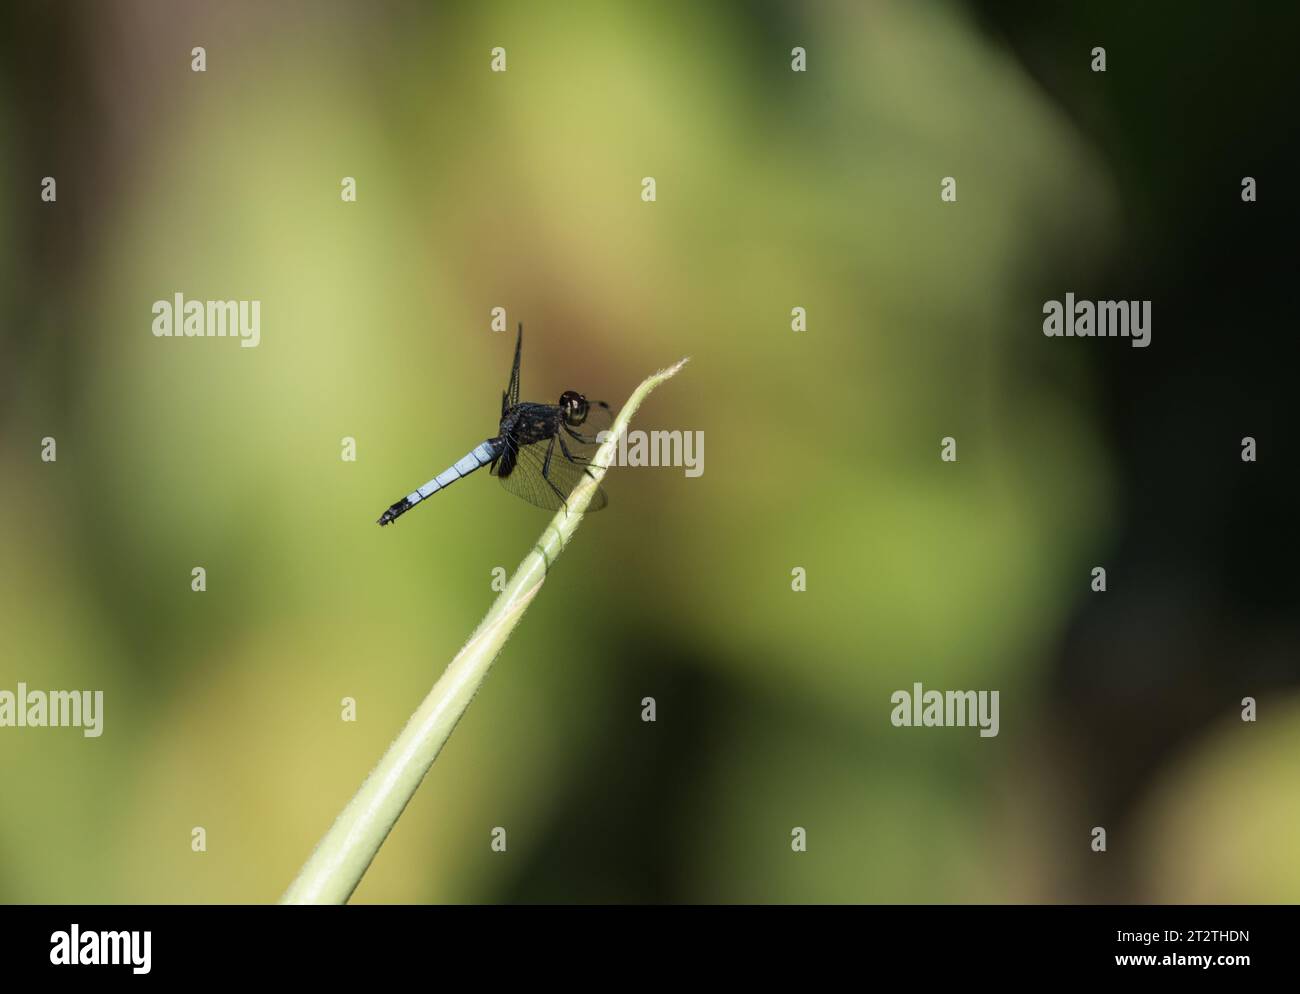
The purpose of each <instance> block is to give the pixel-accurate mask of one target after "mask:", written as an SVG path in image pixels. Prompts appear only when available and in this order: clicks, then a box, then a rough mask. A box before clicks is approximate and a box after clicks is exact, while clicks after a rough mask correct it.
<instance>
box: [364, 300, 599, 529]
mask: <svg viewBox="0 0 1300 994" xmlns="http://www.w3.org/2000/svg"><path fill="white" fill-rule="evenodd" d="M523 344H524V326H523V325H522V324H520V326H519V337H518V338H517V339H515V364H514V366H513V367H512V368H511V370H510V383H509V385H508V386H507V387H506V390H505V393H503V394H502V395H501V423H500V424H499V425H498V426H497V435H496V437H495V438H489V439H488V440H487V441H486V442H484V443H483V444H481V445H479V446H477V447H476V448H474V449H473V450H472V451H470V452H469V454H467V455H466V456H465V457H464V458H463V459H461V460H460V461H459V462H457V463H456V464H455V465H453V466H449V467H448V468H447V469H445V470H443V471H442V472H441V473H439V474H438V475H437V476H435V477H434V478H433V479H432V480H430V481H429V482H428V483H426V484H425V485H424V486H422V487H421V488H420V489H419V490H413V491H412V492H411V493H409V494H407V495H406V496H405V497H403V498H402V499H401V500H399V501H398V502H397V503H396V504H394V505H393V506H392V507H390V508H389V509H388V510H387V511H385V512H384V513H383V514H382V515H380V517H379V523H380V524H381V525H386V524H388V523H389V522H390V521H396V520H397V519H398V518H399V517H401V516H402V515H403V514H405V513H406V512H407V511H409V510H410V509H411V508H413V507H415V505H416V504H418V503H420V501H422V500H426V499H427V498H429V497H432V496H433V495H434V494H436V493H437V492H438V491H439V490H442V489H443V488H444V487H449V486H451V485H452V484H453V483H455V482H456V481H457V480H459V479H460V478H461V477H463V476H469V474H470V473H472V472H474V471H475V470H476V469H482V468H483V467H484V466H489V467H491V473H492V475H493V476H495V477H498V478H499V479H500V480H501V482H502V484H503V485H504V486H505V488H506V489H507V490H509V491H510V492H511V493H512V494H514V495H515V496H516V497H522V498H523V499H524V500H526V501H528V502H529V503H530V504H535V505H537V506H538V507H542V508H545V509H546V510H548V511H557V510H559V509H560V508H561V507H563V508H564V509H565V510H566V511H567V510H568V503H567V502H566V499H565V498H567V497H568V495H569V494H570V493H571V492H572V491H573V488H574V487H575V486H577V485H578V483H579V482H580V481H581V480H582V477H583V474H584V473H585V474H586V475H587V476H592V475H593V474H592V472H591V470H589V469H587V466H588V465H589V464H590V462H591V458H592V456H593V455H594V454H595V451H596V447H597V444H598V439H597V435H598V434H599V433H600V432H601V431H603V430H605V429H607V428H608V427H609V425H610V420H611V418H610V410H609V405H608V404H606V403H605V402H604V401H601V400H588V399H587V398H586V397H584V396H583V395H582V394H580V393H578V392H577V391H576V390H566V391H564V393H563V394H561V395H560V402H559V403H558V404H529V403H520V402H519V355H520V351H521V350H522V348H523ZM607 503H609V501H608V499H607V498H606V496H605V491H604V490H597V491H596V494H595V496H594V497H592V499H591V503H590V504H588V505H587V511H588V512H591V511H599V510H600V509H601V508H602V507H604V506H605V505H606V504H607Z"/></svg>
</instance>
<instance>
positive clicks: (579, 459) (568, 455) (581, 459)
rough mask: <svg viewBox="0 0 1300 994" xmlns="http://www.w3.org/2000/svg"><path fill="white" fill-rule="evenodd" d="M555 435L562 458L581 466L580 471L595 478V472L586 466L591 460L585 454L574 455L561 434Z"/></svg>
mask: <svg viewBox="0 0 1300 994" xmlns="http://www.w3.org/2000/svg"><path fill="white" fill-rule="evenodd" d="M555 437H556V438H558V439H559V440H560V451H561V452H563V453H564V458H565V459H567V460H569V462H571V463H574V464H575V465H578V466H581V467H582V468H583V469H582V471H583V472H584V473H586V474H587V475H588V476H590V477H591V478H592V479H593V480H594V479H595V478H596V474H595V473H593V472H592V471H591V470H589V469H587V467H588V466H590V465H591V460H590V459H588V458H586V457H585V456H575V455H574V454H573V453H572V452H570V451H569V447H568V446H567V445H565V444H564V436H563V435H556V436H555Z"/></svg>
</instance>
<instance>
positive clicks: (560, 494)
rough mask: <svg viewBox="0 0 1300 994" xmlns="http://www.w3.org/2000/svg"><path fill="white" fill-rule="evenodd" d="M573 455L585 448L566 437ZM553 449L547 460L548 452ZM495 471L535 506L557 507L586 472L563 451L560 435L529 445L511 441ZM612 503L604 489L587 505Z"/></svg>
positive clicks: (597, 506)
mask: <svg viewBox="0 0 1300 994" xmlns="http://www.w3.org/2000/svg"><path fill="white" fill-rule="evenodd" d="M564 445H565V446H566V447H567V448H568V450H569V453H570V455H572V456H574V457H576V458H578V459H582V458H585V457H586V455H587V454H586V452H581V453H580V452H579V451H578V450H579V449H584V448H586V447H585V446H583V445H581V444H580V443H575V442H574V441H572V440H568V439H566V440H565V443H564ZM548 452H549V453H550V459H549V462H548V459H547V453H548ZM492 472H493V473H495V474H496V475H497V476H499V477H500V478H501V484H502V486H504V487H505V488H506V490H508V491H509V492H510V493H512V494H514V495H515V496H516V497H521V498H523V499H524V500H526V501H528V503H530V504H532V505H534V506H535V507H540V508H543V509H545V510H547V511H558V510H559V509H560V508H561V507H564V506H565V502H566V501H567V499H568V497H569V494H571V493H572V492H573V488H574V487H576V486H577V485H578V484H579V483H581V482H582V480H583V479H584V478H585V477H586V475H587V467H586V465H585V464H584V463H579V462H574V461H571V460H570V459H569V458H568V457H567V456H565V454H564V449H563V448H562V447H561V445H560V440H559V438H558V437H556V438H554V439H549V438H548V439H543V440H542V441H540V442H532V443H530V444H528V445H515V444H513V443H510V442H508V443H507V444H506V447H505V450H504V451H503V452H502V453H501V458H500V459H498V460H497V464H496V466H495V467H493V469H492ZM608 503H609V498H608V497H607V496H606V495H605V491H604V490H603V489H600V490H597V491H596V494H595V496H593V497H592V498H591V503H590V504H588V505H587V513H589V514H590V513H591V512H592V511H599V510H600V509H601V508H603V507H604V506H605V505H606V504H608Z"/></svg>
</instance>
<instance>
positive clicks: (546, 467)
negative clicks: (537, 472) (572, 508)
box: [542, 435, 569, 514]
mask: <svg viewBox="0 0 1300 994" xmlns="http://www.w3.org/2000/svg"><path fill="white" fill-rule="evenodd" d="M558 437H559V436H558V435H552V436H551V444H550V445H548V446H547V447H546V458H545V459H544V460H542V479H543V480H545V481H546V485H547V486H548V487H550V488H551V489H552V490H554V491H555V495H556V496H557V497H559V498H560V503H561V504H563V505H564V513H565V514H568V513H569V502H568V501H567V500H565V499H564V492H563V491H562V490H560V488H559V487H557V486H556V485H555V484H554V483H552V482H551V456H552V455H554V454H555V440H556V439H557V438H558ZM563 445H564V443H563V442H561V443H560V446H561V447H563Z"/></svg>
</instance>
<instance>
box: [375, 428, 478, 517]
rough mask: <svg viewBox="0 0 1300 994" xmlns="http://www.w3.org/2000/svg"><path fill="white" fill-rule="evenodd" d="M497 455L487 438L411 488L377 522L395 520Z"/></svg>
mask: <svg viewBox="0 0 1300 994" xmlns="http://www.w3.org/2000/svg"><path fill="white" fill-rule="evenodd" d="M497 455H498V447H497V443H496V442H495V440H489V441H486V442H484V443H483V444H482V445H479V446H477V447H476V448H474V449H473V450H472V451H470V452H468V453H466V455H465V456H463V457H462V458H461V459H459V460H457V461H456V463H455V464H454V465H452V466H448V467H447V468H446V469H444V470H443V471H442V472H441V473H439V474H438V475H437V476H435V477H434V478H433V479H432V480H430V481H429V482H428V483H426V484H425V485H424V486H422V487H420V488H419V489H418V490H412V491H411V492H410V493H409V494H407V495H406V496H405V497H403V498H402V499H401V500H399V501H398V502H397V503H396V504H394V505H393V506H392V507H390V508H389V509H388V510H387V511H385V512H384V513H383V514H381V515H380V516H379V523H380V524H381V525H386V524H388V523H389V522H390V521H396V520H397V519H398V518H399V517H401V516H402V515H403V514H405V513H406V512H407V511H409V510H410V509H411V508H413V507H415V505H416V504H418V503H420V501H422V500H425V499H426V498H429V497H432V496H433V495H434V494H436V493H437V492H438V491H439V490H441V489H443V488H444V487H449V486H451V485H452V484H453V483H455V482H456V481H457V480H459V479H460V478H461V477H464V476H469V474H470V473H472V472H474V471H475V470H476V469H482V468H483V467H484V466H487V465H490V464H491V462H492V460H494V459H495V458H496V457H497Z"/></svg>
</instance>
